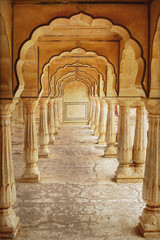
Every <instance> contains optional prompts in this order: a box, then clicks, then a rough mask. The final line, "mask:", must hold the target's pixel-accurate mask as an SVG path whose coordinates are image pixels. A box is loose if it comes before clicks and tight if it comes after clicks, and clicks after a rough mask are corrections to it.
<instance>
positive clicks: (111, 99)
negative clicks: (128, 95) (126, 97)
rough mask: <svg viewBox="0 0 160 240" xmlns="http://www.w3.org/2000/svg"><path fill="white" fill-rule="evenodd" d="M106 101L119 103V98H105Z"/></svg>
mask: <svg viewBox="0 0 160 240" xmlns="http://www.w3.org/2000/svg"><path fill="white" fill-rule="evenodd" d="M105 100H106V103H108V104H117V99H116V98H105Z"/></svg>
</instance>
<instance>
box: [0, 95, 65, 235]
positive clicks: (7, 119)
mask: <svg viewBox="0 0 160 240" xmlns="http://www.w3.org/2000/svg"><path fill="white" fill-rule="evenodd" d="M16 102H17V99H15V100H0V109H1V111H0V143H1V144H0V158H1V159H0V171H1V174H0V239H1V238H3V239H4V238H5V239H12V238H14V236H16V234H17V232H18V229H19V218H18V217H17V216H16V214H15V212H14V210H13V209H12V206H13V204H14V203H15V201H16V188H15V178H14V168H13V161H12V145H11V126H12V131H13V110H14V108H15V105H16ZM38 102H39V105H40V120H39V144H40V147H39V150H38V146H37V132H36V120H35V111H36V108H37V105H38ZM23 104H24V106H25V114H24V112H23ZM18 105H19V111H18V127H20V128H22V127H23V124H24V125H25V129H24V150H23V159H24V161H25V170H24V173H23V175H22V177H21V181H23V182H38V181H39V180H40V172H39V170H38V166H37V161H38V156H39V157H48V156H49V154H50V152H49V148H48V143H49V141H50V143H54V142H55V136H54V134H56V133H58V129H59V127H60V124H61V122H62V98H55V99H45V98H41V99H40V100H38V99H33V98H24V99H22V101H21V100H19V103H18ZM47 112H48V114H47ZM11 118H12V121H11Z"/></svg>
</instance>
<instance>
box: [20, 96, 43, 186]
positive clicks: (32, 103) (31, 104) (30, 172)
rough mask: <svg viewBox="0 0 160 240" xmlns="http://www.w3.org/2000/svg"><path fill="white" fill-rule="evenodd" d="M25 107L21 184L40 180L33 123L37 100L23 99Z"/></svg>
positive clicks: (34, 123) (35, 133)
mask: <svg viewBox="0 0 160 240" xmlns="http://www.w3.org/2000/svg"><path fill="white" fill-rule="evenodd" d="M23 103H24V106H25V113H26V116H25V130H24V149H23V159H24V162H25V164H26V166H25V170H24V173H23V175H22V177H21V181H23V182H38V181H39V180H40V172H39V170H38V166H37V161H38V147H37V132H36V122H35V110H36V107H37V104H38V100H37V99H32V98H24V99H23Z"/></svg>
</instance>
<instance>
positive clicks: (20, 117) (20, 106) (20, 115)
mask: <svg viewBox="0 0 160 240" xmlns="http://www.w3.org/2000/svg"><path fill="white" fill-rule="evenodd" d="M23 116H24V114H23V102H22V100H21V99H19V102H18V127H19V128H23V127H24V117H23Z"/></svg>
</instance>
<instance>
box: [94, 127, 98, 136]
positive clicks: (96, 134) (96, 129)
mask: <svg viewBox="0 0 160 240" xmlns="http://www.w3.org/2000/svg"><path fill="white" fill-rule="evenodd" d="M94 136H99V132H98V128H95V130H94Z"/></svg>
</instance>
